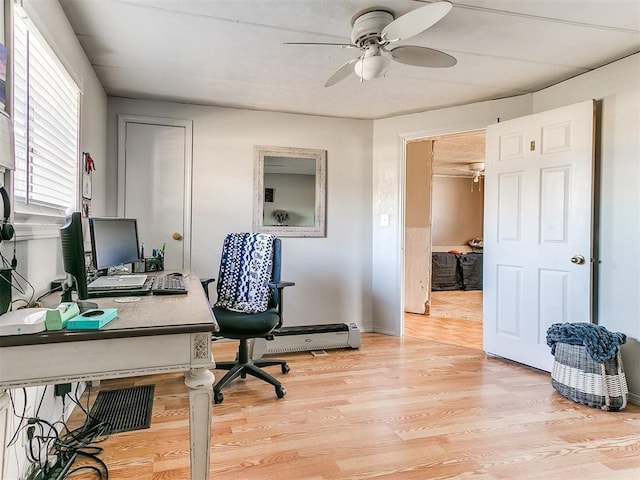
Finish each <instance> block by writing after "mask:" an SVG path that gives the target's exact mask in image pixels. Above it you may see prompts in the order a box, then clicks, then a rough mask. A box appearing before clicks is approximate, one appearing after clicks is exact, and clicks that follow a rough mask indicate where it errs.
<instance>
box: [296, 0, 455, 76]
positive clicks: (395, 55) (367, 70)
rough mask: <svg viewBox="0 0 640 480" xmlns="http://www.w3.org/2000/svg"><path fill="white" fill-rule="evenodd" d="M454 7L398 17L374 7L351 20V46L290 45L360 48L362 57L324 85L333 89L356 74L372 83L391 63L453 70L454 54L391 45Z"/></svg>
mask: <svg viewBox="0 0 640 480" xmlns="http://www.w3.org/2000/svg"><path fill="white" fill-rule="evenodd" d="M452 7H453V5H452V4H451V3H449V2H446V1H440V2H435V3H430V4H428V5H425V6H423V7H420V8H417V9H416V10H412V11H411V12H409V13H406V14H404V15H402V16H400V17H398V18H395V13H394V12H393V10H391V9H389V8H386V7H371V8H367V9H365V10H362V11H360V12H358V13H356V14H355V15H354V16H353V18H352V19H351V24H352V25H353V29H352V31H351V42H352V43H350V44H339V43H305V42H288V43H287V44H288V45H329V46H339V47H342V48H358V49H360V50H362V52H363V53H362V55H360V56H359V57H357V58H354V59H352V60H349V61H348V62H347V63H345V64H344V65H342V66H341V67H340V68H339V69H338V70H336V71H335V73H334V74H333V75H331V76H330V77H329V79H328V80H327V81H326V83H325V84H324V86H325V87H331V86H332V85H335V84H336V83H338V82H340V81H341V80H344V79H345V78H347V77H348V76H349V75H350V74H352V73H355V74H356V75H357V76H358V77H359V78H360V81H364V80H372V79H374V78H378V77H380V76H381V75H383V74H384V73H385V71H386V70H387V68H388V66H389V64H390V63H391V60H393V61H396V62H400V63H404V64H406V65H413V66H416V67H429V68H446V67H453V66H454V65H455V64H456V63H457V60H456V59H455V58H454V57H452V56H451V55H449V54H447V53H444V52H441V51H440V50H434V49H432V48H427V47H419V46H416V45H399V46H397V47H395V48H388V47H389V46H390V45H392V44H394V43H397V42H401V41H403V40H406V39H408V38H411V37H413V36H415V35H418V34H419V33H421V32H423V31H425V30H426V29H428V28H429V27H431V26H433V25H435V24H436V23H437V22H439V21H440V20H441V19H442V18H443V17H444V16H445V15H446V14H447V13H449V11H450V10H451V8H452Z"/></svg>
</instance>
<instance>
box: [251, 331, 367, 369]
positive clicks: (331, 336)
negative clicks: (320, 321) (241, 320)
mask: <svg viewBox="0 0 640 480" xmlns="http://www.w3.org/2000/svg"><path fill="white" fill-rule="evenodd" d="M360 345H361V341H360V329H359V328H358V326H357V325H356V324H355V323H349V324H347V323H331V324H326V325H306V326H301V327H283V328H280V329H279V330H275V331H274V332H273V338H272V339H270V340H267V339H265V338H256V340H255V342H254V345H253V355H252V358H253V359H254V360H257V359H260V358H262V356H263V355H270V354H278V353H292V352H308V351H312V350H328V349H332V348H360Z"/></svg>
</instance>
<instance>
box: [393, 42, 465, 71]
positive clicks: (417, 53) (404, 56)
mask: <svg viewBox="0 0 640 480" xmlns="http://www.w3.org/2000/svg"><path fill="white" fill-rule="evenodd" d="M389 53H390V54H391V58H393V59H394V60H395V61H396V62H400V63H404V64H406V65H413V66H416V67H430V68H447V67H453V66H454V65H455V64H456V63H458V61H457V60H456V59H455V57H452V56H451V55H449V54H446V53H444V52H441V51H440V50H434V49H433V48H427V47H416V46H413V45H406V46H400V47H396V48H394V49H393V50H390V51H389Z"/></svg>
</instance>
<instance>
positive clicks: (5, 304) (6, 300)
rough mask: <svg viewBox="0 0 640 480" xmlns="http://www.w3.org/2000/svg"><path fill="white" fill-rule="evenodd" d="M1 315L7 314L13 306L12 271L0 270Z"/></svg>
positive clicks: (8, 269)
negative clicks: (10, 306)
mask: <svg viewBox="0 0 640 480" xmlns="http://www.w3.org/2000/svg"><path fill="white" fill-rule="evenodd" d="M0 277H1V278H0V315H2V314H3V313H7V310H9V305H11V269H10V268H0Z"/></svg>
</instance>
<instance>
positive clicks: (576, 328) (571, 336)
mask: <svg viewBox="0 0 640 480" xmlns="http://www.w3.org/2000/svg"><path fill="white" fill-rule="evenodd" d="M626 341H627V336H626V335H625V334H624V333H619V332H615V333H613V332H610V331H609V330H607V329H606V328H605V327H603V326H602V325H594V324H592V323H554V324H553V325H551V326H550V327H549V329H548V330H547V345H549V346H550V347H551V353H552V354H554V353H555V351H556V343H558V342H560V343H568V344H569V345H584V347H585V348H586V350H587V353H588V354H589V356H590V357H591V358H593V359H594V360H595V361H596V362H602V361H605V360H609V359H611V358H613V357H615V356H616V354H617V353H618V349H619V348H620V345H623V344H624V343H626Z"/></svg>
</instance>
